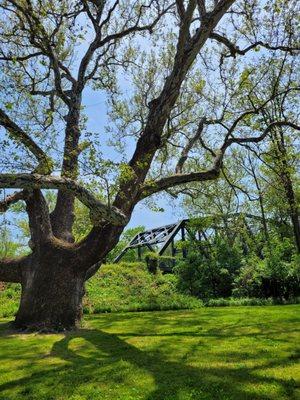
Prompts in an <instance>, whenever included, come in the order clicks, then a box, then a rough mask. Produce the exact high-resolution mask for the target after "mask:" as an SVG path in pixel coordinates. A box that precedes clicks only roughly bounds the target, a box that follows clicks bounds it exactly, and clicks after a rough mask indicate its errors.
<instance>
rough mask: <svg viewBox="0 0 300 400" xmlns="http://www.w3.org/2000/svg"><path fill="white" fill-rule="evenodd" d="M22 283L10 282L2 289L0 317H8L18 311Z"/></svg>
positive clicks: (0, 293) (0, 294)
mask: <svg viewBox="0 0 300 400" xmlns="http://www.w3.org/2000/svg"><path fill="white" fill-rule="evenodd" d="M20 294H21V285H18V284H14V283H9V284H7V285H6V288H5V290H2V291H0V317H1V318H6V317H10V316H12V315H15V313H16V312H17V311H18V306H19V300H20Z"/></svg>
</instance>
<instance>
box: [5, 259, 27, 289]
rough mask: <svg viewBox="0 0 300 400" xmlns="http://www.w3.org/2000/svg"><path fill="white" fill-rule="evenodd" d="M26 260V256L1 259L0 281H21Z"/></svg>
mask: <svg viewBox="0 0 300 400" xmlns="http://www.w3.org/2000/svg"><path fill="white" fill-rule="evenodd" d="M24 260H25V257H24V258H23V257H22V258H17V259H4V260H0V281H2V282H14V283H21V282H22V265H23V263H24Z"/></svg>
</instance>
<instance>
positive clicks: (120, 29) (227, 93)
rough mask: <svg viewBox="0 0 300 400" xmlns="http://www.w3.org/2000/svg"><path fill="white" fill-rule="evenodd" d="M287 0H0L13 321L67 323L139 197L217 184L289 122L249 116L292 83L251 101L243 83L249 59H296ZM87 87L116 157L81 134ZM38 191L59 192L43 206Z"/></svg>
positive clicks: (45, 325)
mask: <svg viewBox="0 0 300 400" xmlns="http://www.w3.org/2000/svg"><path fill="white" fill-rule="evenodd" d="M296 7H297V2H296V1H291V2H288V3H287V2H282V1H278V0H273V1H271V2H268V3H266V2H264V1H262V2H261V3H260V2H258V1H254V0H247V1H234V0H219V1H208V0H207V1H204V0H189V1H185V0H176V1H175V2H174V3H172V1H169V0H137V1H130V0H114V1H109V0H107V1H106V0H74V1H67V0H62V1H55V0H51V1H39V0H1V1H0V9H1V13H0V19H1V24H0V46H1V48H0V63H1V72H0V85H1V88H2V92H1V98H0V100H1V109H0V125H1V126H2V128H3V130H2V131H1V132H2V133H1V135H2V136H1V139H2V141H1V150H2V151H3V157H2V172H1V173H0V188H6V189H18V191H17V192H14V193H10V194H9V195H8V196H6V197H5V199H4V201H3V202H2V204H1V210H2V211H4V212H5V211H6V210H8V209H9V207H10V206H11V205H12V204H14V203H16V202H18V201H24V202H25V204H26V212H27V214H28V221H29V228H30V234H31V239H30V242H29V245H30V249H31V251H30V253H29V254H28V255H26V256H24V257H22V258H19V259H3V260H0V281H1V280H2V281H9V282H18V283H21V285H22V297H21V303H20V308H19V311H18V313H17V316H16V320H15V326H16V327H18V328H23V329H70V328H73V327H75V326H76V325H77V324H78V322H79V321H80V317H81V300H82V296H83V293H84V282H85V281H86V280H87V279H88V278H89V277H90V276H92V275H93V274H94V273H95V272H96V271H97V269H98V268H99V267H100V265H101V261H102V260H103V259H104V258H105V256H106V255H107V253H108V252H109V251H110V250H111V249H112V248H113V247H114V246H115V245H116V243H117V242H118V239H119V237H120V235H121V233H122V231H123V229H124V227H125V226H126V224H127V222H128V220H129V219H130V216H131V214H132V211H133V209H134V207H135V205H136V204H137V203H138V202H140V201H142V200H144V199H146V198H148V197H149V196H152V195H154V194H156V193H159V192H162V191H168V190H169V189H170V188H173V187H175V186H179V185H185V184H190V183H191V182H201V181H207V180H212V179H216V178H217V177H218V176H219V174H220V170H221V168H222V165H223V162H224V156H225V153H229V154H230V148H231V147H233V146H234V145H239V144H247V143H253V142H254V143H258V142H260V141H262V140H263V139H265V138H266V137H267V136H268V135H269V134H270V132H271V130H272V129H273V128H274V127H275V126H276V127H289V128H291V129H299V127H298V125H297V123H296V121H295V120H294V119H293V118H290V116H289V115H288V116H283V118H281V119H276V120H272V121H269V122H268V123H266V124H265V125H264V127H263V129H261V126H262V125H261V123H257V121H258V119H259V118H260V117H261V116H262V115H263V111H264V109H265V108H266V107H268V105H269V104H270V102H272V101H274V99H276V98H277V96H278V95H281V96H282V95H284V99H283V100H282V101H283V102H284V103H288V102H289V96H290V94H291V93H294V91H296V90H297V89H298V88H297V87H296V85H294V84H293V85H292V86H290V87H284V88H282V87H279V86H278V87H277V88H276V89H275V90H274V91H273V92H272V93H271V94H269V93H268V94H266V95H265V96H261V97H260V98H259V99H257V98H256V97H255V96H253V95H252V91H251V87H252V86H253V83H252V84H251V85H250V84H249V81H250V80H251V79H250V77H251V78H253V80H254V81H257V82H259V81H260V80H262V79H264V76H265V74H267V73H268V71H267V70H266V69H264V72H263V73H256V72H255V69H256V66H255V63H256V61H255V59H253V54H256V55H257V58H258V59H260V62H261V63H264V64H265V65H267V64H268V63H270V62H272V61H273V60H276V59H278V58H280V57H283V56H285V57H290V58H293V57H295V54H296V52H297V50H298V49H299V44H298V45H297V43H296V39H297V37H296V34H295V32H296V30H297V26H296V24H297V19H296V16H295V15H296V14H297V13H296V12H294V8H296ZM253 51H256V52H255V53H253ZM258 55H259V56H258ZM249 65H251V67H249ZM124 81H126V82H128V86H127V87H126V89H127V94H126V95H125V94H124V93H123V95H122V94H121V92H122V87H124ZM122 82H123V83H122ZM241 89H242V90H241ZM87 90H90V91H91V90H92V92H93V93H95V92H97V91H99V92H100V91H101V92H105V93H106V98H107V102H108V105H109V108H108V115H109V120H110V123H109V127H108V130H107V132H108V133H110V134H111V141H110V142H111V145H112V146H115V147H116V148H119V149H120V151H121V152H122V151H123V157H122V158H121V159H119V160H118V162H114V160H112V159H110V158H109V157H108V158H107V157H105V156H103V155H101V154H102V153H101V145H102V143H101V140H99V132H90V131H89V129H88V121H87V113H86V112H85V110H84V106H85V102H84V98H85V97H84V96H85V93H86V91H87ZM102 137H103V136H102ZM12 143H13V145H12ZM126 144H127V145H128V146H127V147H126ZM122 145H123V146H122ZM122 147H123V148H122ZM124 147H125V148H126V149H127V150H126V151H125V153H124ZM106 150H107V147H106V145H105V146H104V150H103V148H102V152H103V151H106ZM189 160H192V161H193V162H189ZM101 185H102V189H100V187H101ZM94 188H96V190H94ZM104 189H105V190H104ZM46 190H51V191H54V193H55V195H56V203H55V207H54V209H53V210H51V212H50V211H49V207H48V204H47V201H46V200H45V197H44V196H45V191H46ZM99 193H101V196H100V195H99ZM77 200H78V201H80V202H81V203H83V205H84V206H86V207H87V208H88V209H89V211H90V212H89V216H90V223H91V229H90V231H89V232H88V234H87V235H86V236H85V237H84V238H82V239H81V240H80V241H77V242H76V241H75V240H74V238H73V232H72V227H73V224H74V203H75V201H77Z"/></svg>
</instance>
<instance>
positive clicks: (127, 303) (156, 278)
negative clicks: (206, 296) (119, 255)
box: [84, 263, 202, 314]
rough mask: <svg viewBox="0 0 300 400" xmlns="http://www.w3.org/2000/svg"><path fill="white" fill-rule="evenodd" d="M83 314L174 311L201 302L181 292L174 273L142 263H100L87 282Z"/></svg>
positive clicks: (193, 306) (196, 306)
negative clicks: (157, 269) (163, 273)
mask: <svg viewBox="0 0 300 400" xmlns="http://www.w3.org/2000/svg"><path fill="white" fill-rule="evenodd" d="M86 292H87V293H86V297H85V299H84V312H85V313H89V314H92V313H100V312H114V311H150V310H176V309H185V308H198V307H201V305H202V303H201V301H199V300H197V299H195V298H193V297H191V296H186V295H184V294H181V293H179V292H178V290H177V278H176V277H175V276H174V275H162V273H161V272H160V271H158V272H157V273H156V274H155V275H153V274H150V273H149V272H148V271H147V268H146V266H145V264H143V263H120V264H107V265H103V266H102V267H101V269H100V271H99V272H98V273H97V274H96V275H95V276H94V277H93V278H92V279H91V280H90V281H89V282H87V285H86Z"/></svg>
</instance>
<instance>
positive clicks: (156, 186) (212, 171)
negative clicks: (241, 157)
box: [140, 121, 300, 200]
mask: <svg viewBox="0 0 300 400" xmlns="http://www.w3.org/2000/svg"><path fill="white" fill-rule="evenodd" d="M277 126H289V127H291V128H293V129H296V130H299V131H300V126H298V125H296V124H294V123H293V122H289V121H275V122H272V123H271V124H269V125H268V126H267V128H266V129H265V130H264V132H263V133H262V134H261V135H259V136H255V137H245V138H242V137H240V138H238V137H230V138H228V137H227V136H226V138H225V141H224V143H223V145H222V146H221V148H220V149H219V150H218V151H216V152H215V153H216V157H215V159H214V163H213V165H212V167H211V168H209V169H208V170H206V171H198V172H190V173H187V174H174V175H171V176H167V177H165V178H161V179H159V180H157V181H154V182H148V183H147V182H145V184H144V186H143V187H142V190H141V195H140V200H142V199H144V198H146V197H148V196H151V195H152V194H154V193H158V192H161V191H164V190H167V189H169V188H171V187H174V186H178V185H182V184H186V183H190V182H203V181H208V180H213V179H216V178H217V177H218V176H219V175H220V171H221V167H222V163H223V158H224V155H225V152H226V150H227V149H228V147H230V146H231V145H232V144H234V143H236V144H244V143H259V142H261V141H262V140H264V139H265V138H266V136H267V135H268V133H269V132H270V131H271V130H272V129H273V128H275V127H277Z"/></svg>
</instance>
